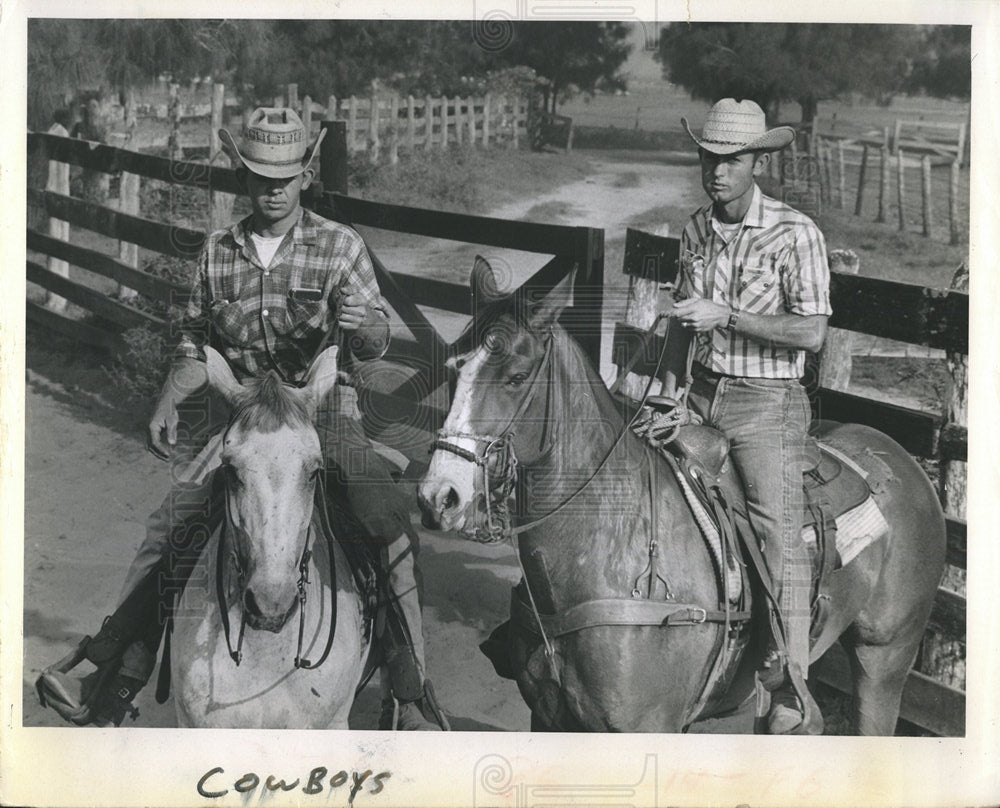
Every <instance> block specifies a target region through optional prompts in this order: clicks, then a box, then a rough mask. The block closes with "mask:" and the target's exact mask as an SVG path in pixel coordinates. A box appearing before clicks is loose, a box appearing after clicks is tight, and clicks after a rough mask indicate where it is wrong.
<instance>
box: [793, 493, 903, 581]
mask: <svg viewBox="0 0 1000 808" xmlns="http://www.w3.org/2000/svg"><path fill="white" fill-rule="evenodd" d="M836 522H837V540H836V544H837V555H839V556H840V566H844V567H846V566H847V565H848V564H849V563H851V561H853V560H854V558H855V557H856V556H857V555H858V553H860V552H861V551H862V550H864V549H865V548H866V547H867V546H868V545H869V544H872V543H873V542H876V541H878V540H879V539H881V538H882V537H883V536H885V535H887V534H888V532H889V525H888V523H887V522H886V521H885V517H884V516H883V515H882V511H880V510H879V508H878V505H877V504H875V499H874V497H871V496H869V497H868V499H866V500H865V501H864V502H862V503H861V504H860V505H858V506H857V507H856V508H852V509H851V510H849V511H846V512H845V513H842V514H841V515H840V516H838V517H837V518H836ZM802 541H804V542H805V544H806V548H807V549H808V550H809V554H810V556H812V557H813V558H815V556H816V553H817V552H819V550H818V548H817V537H816V526H815V525H807V526H806V527H804V528H803V529H802Z"/></svg>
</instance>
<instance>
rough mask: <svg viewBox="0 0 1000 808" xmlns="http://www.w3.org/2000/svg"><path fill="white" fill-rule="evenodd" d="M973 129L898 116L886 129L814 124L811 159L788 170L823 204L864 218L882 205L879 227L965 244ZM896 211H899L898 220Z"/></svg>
mask: <svg viewBox="0 0 1000 808" xmlns="http://www.w3.org/2000/svg"><path fill="white" fill-rule="evenodd" d="M966 149H967V143H966V124H965V123H955V122H947V121H941V122H938V121H922V120H920V121H911V120H904V119H897V120H896V121H895V123H894V125H892V126H889V125H887V126H885V127H884V128H883V129H882V130H881V131H879V130H861V129H856V130H853V131H852V130H848V129H845V128H844V126H841V127H840V128H839V129H837V128H836V127H835V126H833V127H828V122H826V121H822V122H821V121H819V120H818V119H817V120H816V121H814V122H813V126H812V130H811V132H810V138H809V151H808V155H807V156H805V155H804V157H807V159H805V160H792V162H791V170H790V171H788V172H787V173H788V174H789V175H790V178H791V179H793V180H794V181H799V182H801V181H803V180H804V181H805V182H806V183H807V184H809V185H810V186H811V187H814V188H815V192H816V194H817V197H818V200H819V201H820V202H822V203H825V204H831V205H836V206H837V207H838V208H845V209H851V208H853V210H854V214H855V215H856V216H861V215H863V212H864V211H865V210H866V209H870V208H871V207H872V204H873V203H875V202H876V200H877V212H876V213H875V217H874V218H875V221H876V222H888V221H890V219H895V221H896V222H897V223H898V225H897V226H898V229H899V230H900V231H907V230H910V229H915V228H918V227H919V231H920V233H921V234H922V235H924V236H934V235H937V234H940V235H941V236H942V237H943V236H944V235H945V234H947V240H948V241H949V243H951V244H958V243H961V242H962V241H964V240H965V237H966V236H965V233H966V229H967V223H968V221H969V174H968V170H967V168H966V169H963V166H967V158H966ZM890 210H892V212H893V213H894V214H895V215H894V216H892V215H891V214H890Z"/></svg>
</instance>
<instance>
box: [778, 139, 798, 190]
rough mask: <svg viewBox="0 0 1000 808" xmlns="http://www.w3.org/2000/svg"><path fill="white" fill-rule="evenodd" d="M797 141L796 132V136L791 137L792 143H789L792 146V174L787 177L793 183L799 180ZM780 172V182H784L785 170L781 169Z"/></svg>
mask: <svg viewBox="0 0 1000 808" xmlns="http://www.w3.org/2000/svg"><path fill="white" fill-rule="evenodd" d="M797 141H798V135H797V134H796V136H795V137H793V138H792V143H791V147H792V176H791V177H789V178H788V179H790V180H791V182H792V184H793V185H794V184H795V183H797V182H798V181H799V144H798V142H797ZM781 174H782V177H781V182H782V184H784V182H785V176H784V174H785V172H784V171H782V172H781Z"/></svg>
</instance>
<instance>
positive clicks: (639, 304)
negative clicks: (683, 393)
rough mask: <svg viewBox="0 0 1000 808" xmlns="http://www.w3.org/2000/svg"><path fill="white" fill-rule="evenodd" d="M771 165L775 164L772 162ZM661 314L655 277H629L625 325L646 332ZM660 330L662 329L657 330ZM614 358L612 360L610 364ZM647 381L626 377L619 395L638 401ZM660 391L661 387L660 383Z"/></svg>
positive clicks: (665, 232) (661, 230)
mask: <svg viewBox="0 0 1000 808" xmlns="http://www.w3.org/2000/svg"><path fill="white" fill-rule="evenodd" d="M771 162H772V163H773V162H774V161H771ZM651 232H652V234H653V235H654V236H662V237H663V238H667V237H668V236H669V235H670V225H669V224H663V225H660V226H658V227H656V228H655V229H654V230H652V231H651ZM659 311H660V284H659V283H658V282H657V277H656V275H655V274H654V276H653V277H652V278H643V277H641V275H633V274H631V273H630V274H629V276H628V299H627V300H626V302H625V323H626V324H628V325H634V326H635V327H636V328H640V329H642V330H643V331H646V330H647V329H648V328H649V327H650V326H651V325H652V324H653V320H654V319H655V318H656V315H657V314H659ZM671 322H672V321H670V320H668V321H667V334H665V335H664V339H666V338H667V335H668V334H669V329H670V323H671ZM659 330H662V328H661V329H658V331H659ZM616 358H617V357H612V360H614V359H616ZM629 359H631V357H628V356H625V357H622V360H623V361H622V365H620V366H619V367H621V366H623V365H625V364H626V363H627V362H628V361H629ZM648 381H649V379H648V377H647V376H641V375H639V374H638V373H629V374H628V375H627V376H626V377H625V378H624V379H623V380H622V388H621V391H622V393H623V394H624V395H625V396H626V397H627V398H631V399H633V400H634V401H641V400H642V394H643V393H644V392H645V390H646V384H647V383H648ZM660 381H661V387H662V379H661V380H660ZM651 392H652V393H654V394H658V393H659V394H661V395H672V394H673V392H674V391H670V392H667V391H663V392H662V393H661V392H660V391H657V390H656V388H655V382H654V387H653V388H652V389H651Z"/></svg>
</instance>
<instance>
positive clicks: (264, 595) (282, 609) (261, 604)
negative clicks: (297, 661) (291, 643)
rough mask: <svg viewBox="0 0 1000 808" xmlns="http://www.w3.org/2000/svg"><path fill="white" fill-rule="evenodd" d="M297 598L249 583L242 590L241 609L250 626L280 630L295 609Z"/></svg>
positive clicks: (267, 629)
mask: <svg viewBox="0 0 1000 808" xmlns="http://www.w3.org/2000/svg"><path fill="white" fill-rule="evenodd" d="M296 603H297V600H296V599H295V597H294V594H293V595H292V596H291V597H287V596H285V594H284V593H281V592H278V591H274V592H271V591H270V589H269V588H268V587H262V586H254V585H252V584H251V585H249V586H247V588H246V589H245V590H244V591H243V610H244V614H245V615H246V618H247V623H248V625H249V626H250V627H251V628H255V629H262V630H265V631H275V632H277V631H281V629H282V628H283V627H284V625H285V622H286V621H287V620H288V618H289V617H290V616H291V613H292V612H293V611H294V609H295V605H296Z"/></svg>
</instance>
